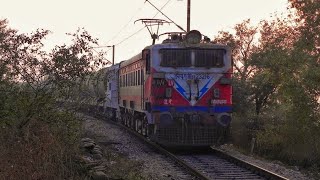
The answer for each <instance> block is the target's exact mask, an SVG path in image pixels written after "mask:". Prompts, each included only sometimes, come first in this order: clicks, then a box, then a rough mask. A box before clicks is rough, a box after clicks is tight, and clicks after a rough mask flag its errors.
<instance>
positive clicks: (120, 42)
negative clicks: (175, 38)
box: [92, 0, 185, 62]
mask: <svg viewBox="0 0 320 180" xmlns="http://www.w3.org/2000/svg"><path fill="white" fill-rule="evenodd" d="M170 1H171V0H168V1H167V2H166V3H165V4H164V5H163V6H162V7H161V8H160V10H159V9H158V8H157V10H158V12H157V13H156V14H155V15H154V16H153V17H152V18H155V17H156V16H157V15H158V14H159V13H162V12H161V10H162V9H163V8H165V7H166V6H167V5H168V4H169V2H170ZM144 4H145V3H144ZM140 9H141V8H139V9H138V11H137V12H139V11H140ZM136 14H137V13H136ZM162 14H163V13H162ZM134 16H135V15H134ZM134 16H132V17H131V19H130V20H129V22H128V23H127V24H126V25H125V26H124V27H123V28H122V29H121V30H120V31H119V32H118V33H117V34H116V35H115V36H114V37H113V39H114V38H115V37H116V36H118V35H119V34H120V33H121V32H122V31H123V29H124V28H126V27H127V26H128V24H129V23H130V22H131V21H132V19H133V17H134ZM170 21H172V20H170ZM172 22H173V21H172ZM173 23H174V22H173ZM174 24H175V25H177V24H176V23H174ZM177 26H178V27H179V25H177ZM144 28H146V26H144V27H143V28H141V29H139V30H138V31H136V32H134V33H133V34H131V35H130V36H127V37H126V38H124V39H123V40H121V41H119V42H118V43H114V44H113V47H114V46H119V45H120V44H122V43H123V42H125V41H127V40H128V39H130V38H131V37H133V36H134V35H136V34H138V33H139V32H141V31H142V30H143V29H144ZM180 29H182V28H181V27H180ZM182 30H183V29H182ZM183 31H185V30H183ZM113 39H111V40H113ZM111 40H109V41H108V42H110V41H111ZM106 47H107V48H109V49H108V50H106V51H105V52H106V53H107V52H108V51H110V50H111V49H113V48H112V46H110V45H105V46H97V47H92V48H93V49H94V48H106ZM94 51H95V52H97V51H96V50H94ZM108 61H109V60H108ZM109 62H110V61H109Z"/></svg>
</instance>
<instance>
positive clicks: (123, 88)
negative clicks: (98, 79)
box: [113, 30, 232, 146]
mask: <svg viewBox="0 0 320 180" xmlns="http://www.w3.org/2000/svg"><path fill="white" fill-rule="evenodd" d="M231 78H232V62H231V50H230V48H229V47H228V46H225V45H218V44H212V43H210V42H206V41H204V40H203V39H202V35H201V33H200V32H199V31H196V30H193V31H190V32H189V33H187V34H185V35H184V34H171V35H170V38H169V39H166V40H164V41H163V42H162V43H161V44H154V45H151V46H147V47H145V48H144V49H143V50H142V52H141V53H139V54H138V55H136V56H134V57H132V58H131V59H128V60H126V61H122V62H121V63H120V64H119V69H118V86H117V87H118V92H119V94H118V103H119V104H118V105H119V106H118V108H117V109H116V112H117V113H116V116H117V119H118V120H119V121H121V122H122V123H123V124H125V125H127V126H129V127H131V128H133V129H135V130H136V131H137V132H139V133H141V134H144V135H146V136H148V137H149V138H150V139H151V140H153V141H155V142H157V143H159V144H162V145H165V146H210V145H215V144H221V143H224V141H225V140H226V137H227V135H228V131H229V128H230V122H231V112H232V86H231ZM113 109H114V108H113Z"/></svg>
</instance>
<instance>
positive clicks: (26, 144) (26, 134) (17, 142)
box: [0, 121, 82, 180]
mask: <svg viewBox="0 0 320 180" xmlns="http://www.w3.org/2000/svg"><path fill="white" fill-rule="evenodd" d="M0 140H1V145H0V147H1V148H0V162H1V163H0V179H5V180H10V179H82V178H81V177H82V175H81V173H79V169H81V167H79V165H76V164H75V163H74V159H75V157H76V154H75V151H76V148H75V147H67V146H66V144H65V143H64V142H63V141H62V140H61V138H60V137H59V136H57V135H55V134H53V133H51V130H50V128H49V126H48V124H46V123H43V122H40V121H34V122H32V123H30V125H29V126H28V127H25V128H24V129H23V130H22V131H17V130H16V129H14V128H2V129H1V132H0ZM80 172H81V171H80Z"/></svg>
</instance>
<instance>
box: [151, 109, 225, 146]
mask: <svg viewBox="0 0 320 180" xmlns="http://www.w3.org/2000/svg"><path fill="white" fill-rule="evenodd" d="M213 118H214V117H213V116H212V117H211V118H210V119H211V121H210V122H209V121H208V120H207V119H208V118H205V117H204V116H199V115H197V114H184V116H183V117H181V116H180V117H177V116H174V117H173V119H172V122H173V123H171V124H169V125H163V124H161V123H160V125H158V127H157V129H156V133H155V141H157V142H158V143H160V144H164V145H166V146H189V147H190V146H209V145H219V144H223V143H225V141H226V140H227V137H228V134H229V127H230V126H229V125H228V126H221V125H220V124H219V123H218V122H217V121H215V120H214V119H213Z"/></svg>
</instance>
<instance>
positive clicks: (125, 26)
mask: <svg viewBox="0 0 320 180" xmlns="http://www.w3.org/2000/svg"><path fill="white" fill-rule="evenodd" d="M144 5H145V3H143V5H142V6H140V7H139V8H138V10H137V11H136V12H135V13H134V15H132V16H131V18H130V20H129V21H128V22H127V23H126V24H125V25H124V26H123V27H122V28H121V29H120V30H119V31H118V33H117V34H116V35H114V36H113V37H112V38H111V39H110V40H108V41H107V42H106V44H109V42H110V41H113V40H114V39H115V38H116V37H118V36H119V34H120V33H121V32H122V31H123V30H124V29H125V28H127V26H128V25H129V24H130V22H131V21H132V19H133V18H134V17H135V16H136V15H137V14H138V13H139V12H140V11H141V10H142V7H143V6H144Z"/></svg>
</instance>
